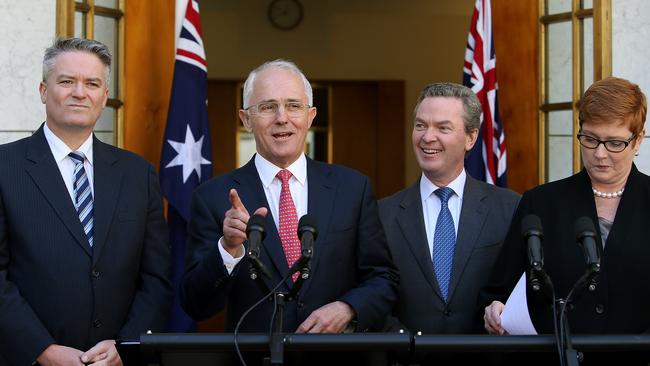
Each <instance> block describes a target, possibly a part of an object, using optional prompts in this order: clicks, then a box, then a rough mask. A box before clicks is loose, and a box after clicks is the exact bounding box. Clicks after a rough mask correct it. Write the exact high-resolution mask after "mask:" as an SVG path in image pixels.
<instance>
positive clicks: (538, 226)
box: [521, 215, 544, 272]
mask: <svg viewBox="0 0 650 366" xmlns="http://www.w3.org/2000/svg"><path fill="white" fill-rule="evenodd" d="M521 234H522V235H523V236H524V240H526V243H527V244H528V264H529V265H530V267H531V268H532V269H534V270H535V271H538V272H539V271H541V270H542V268H544V254H543V252H542V238H543V237H544V235H543V234H542V221H541V220H540V219H539V216H537V215H526V216H525V217H524V219H523V220H522V221H521Z"/></svg>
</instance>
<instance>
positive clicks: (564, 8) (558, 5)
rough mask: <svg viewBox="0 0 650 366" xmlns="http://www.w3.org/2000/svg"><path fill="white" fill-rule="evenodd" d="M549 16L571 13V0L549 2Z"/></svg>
mask: <svg viewBox="0 0 650 366" xmlns="http://www.w3.org/2000/svg"><path fill="white" fill-rule="evenodd" d="M546 6H547V9H548V13H547V14H557V13H566V12H570V11H571V0H547V1H546Z"/></svg>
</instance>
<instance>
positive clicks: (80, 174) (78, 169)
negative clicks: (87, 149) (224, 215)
mask: <svg viewBox="0 0 650 366" xmlns="http://www.w3.org/2000/svg"><path fill="white" fill-rule="evenodd" d="M68 156H70V158H72V161H73V162H74V164H75V166H74V179H73V182H72V189H73V191H74V206H75V208H76V209H77V214H78V215H79V221H81V226H83V228H84V232H85V233H86V238H87V239H88V244H90V246H91V247H92V246H93V236H94V234H95V227H94V226H95V225H94V213H93V194H92V192H91V191H90V182H89V181H88V175H86V169H84V160H85V158H86V157H85V156H84V154H83V153H82V152H79V151H75V152H71V153H70V154H68Z"/></svg>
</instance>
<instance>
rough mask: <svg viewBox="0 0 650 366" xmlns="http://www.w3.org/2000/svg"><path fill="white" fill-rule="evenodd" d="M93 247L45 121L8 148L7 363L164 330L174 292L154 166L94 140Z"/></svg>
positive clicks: (1, 217) (2, 215)
mask: <svg viewBox="0 0 650 366" xmlns="http://www.w3.org/2000/svg"><path fill="white" fill-rule="evenodd" d="M93 158H94V166H93V173H94V213H95V216H94V217H95V221H94V222H95V224H94V227H95V233H94V247H93V248H92V249H91V248H90V246H89V245H88V240H87V239H86V236H85V234H84V231H83V228H82V226H81V224H80V222H79V217H78V216H77V212H76V210H75V208H74V206H73V203H72V200H71V198H70V194H69V193H68V190H67V189H66V186H65V183H64V181H63V178H62V177H61V173H60V171H59V169H58V167H57V164H56V162H55V161H54V158H53V155H52V152H51V150H50V148H49V145H48V143H47V140H46V139H45V135H44V133H43V128H42V126H41V128H40V129H39V130H38V131H36V133H35V134H34V135H32V136H31V137H27V138H25V139H22V140H19V141H16V142H13V143H9V144H6V145H2V146H0V172H1V173H0V364H2V363H3V361H2V358H3V357H4V359H5V362H8V363H9V364H11V365H29V364H31V363H32V362H34V361H35V360H36V357H37V356H38V355H39V354H40V353H41V352H42V351H43V350H44V349H45V348H46V347H47V346H48V345H49V344H51V343H56V344H60V345H65V346H70V347H75V348H78V349H80V350H82V351H85V350H88V349H89V348H90V347H92V346H94V345H95V344H96V343H97V342H99V341H101V340H105V339H115V338H126V339H131V338H132V339H135V338H137V337H138V336H139V334H140V333H141V332H145V331H147V330H148V329H151V330H161V329H162V327H163V326H164V322H165V317H166V313H167V309H168V307H169V304H170V301H171V295H172V288H171V284H170V281H169V273H168V272H169V247H168V237H167V231H166V226H165V222H164V219H163V213H162V200H161V195H160V190H159V188H158V183H157V182H158V180H157V179H156V176H155V173H154V170H153V167H152V166H151V165H149V164H148V163H146V162H145V161H144V160H143V159H141V158H139V157H137V156H136V155H134V154H132V153H129V152H126V151H124V150H120V149H117V148H115V147H112V146H109V145H107V144H104V143H102V142H100V141H99V140H97V139H96V138H95V139H94V141H93Z"/></svg>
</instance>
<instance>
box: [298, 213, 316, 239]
mask: <svg viewBox="0 0 650 366" xmlns="http://www.w3.org/2000/svg"><path fill="white" fill-rule="evenodd" d="M305 231H309V232H311V234H312V235H313V237H314V240H316V236H317V235H318V230H316V219H314V217H313V216H312V215H310V214H307V215H304V216H303V217H301V218H300V221H298V237H299V238H302V234H303V233H304V232H305Z"/></svg>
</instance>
